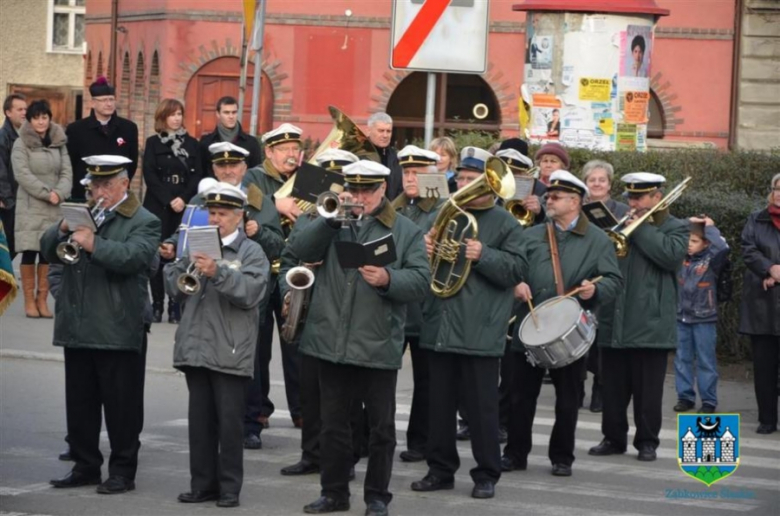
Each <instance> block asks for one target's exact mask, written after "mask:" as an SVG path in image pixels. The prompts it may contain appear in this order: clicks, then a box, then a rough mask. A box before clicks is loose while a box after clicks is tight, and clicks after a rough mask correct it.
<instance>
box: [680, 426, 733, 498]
mask: <svg viewBox="0 0 780 516" xmlns="http://www.w3.org/2000/svg"><path fill="white" fill-rule="evenodd" d="M739 434H740V431H739V414H678V415H677V463H678V464H679V465H680V469H682V471H683V473H685V474H687V475H690V476H692V477H693V478H695V479H697V480H700V481H702V482H704V483H705V484H707V486H711V485H712V484H714V483H715V482H717V481H719V480H723V479H724V478H726V477H728V476H731V474H732V473H734V472H735V471H736V470H737V468H738V467H739Z"/></svg>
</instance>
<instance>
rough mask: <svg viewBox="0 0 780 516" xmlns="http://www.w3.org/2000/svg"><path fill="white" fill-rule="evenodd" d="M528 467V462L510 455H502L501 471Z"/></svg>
mask: <svg viewBox="0 0 780 516" xmlns="http://www.w3.org/2000/svg"><path fill="white" fill-rule="evenodd" d="M526 469H528V463H527V462H520V461H517V460H515V459H513V458H512V457H510V456H508V455H504V456H503V457H501V471H507V472H509V471H525V470H526Z"/></svg>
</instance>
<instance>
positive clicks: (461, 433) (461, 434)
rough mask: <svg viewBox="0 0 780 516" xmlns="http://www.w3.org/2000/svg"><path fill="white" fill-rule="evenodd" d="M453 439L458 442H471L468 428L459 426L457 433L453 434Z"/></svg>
mask: <svg viewBox="0 0 780 516" xmlns="http://www.w3.org/2000/svg"><path fill="white" fill-rule="evenodd" d="M455 438H456V439H457V440H458V441H470V440H471V432H469V426H468V425H461V426H460V427H459V428H458V433H457V434H455Z"/></svg>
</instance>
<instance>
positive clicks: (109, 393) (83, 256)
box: [41, 156, 161, 494]
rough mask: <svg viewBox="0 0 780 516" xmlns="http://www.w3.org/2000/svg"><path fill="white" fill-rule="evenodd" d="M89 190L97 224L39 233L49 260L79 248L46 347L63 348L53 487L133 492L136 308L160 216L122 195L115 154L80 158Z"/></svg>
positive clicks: (121, 164)
mask: <svg viewBox="0 0 780 516" xmlns="http://www.w3.org/2000/svg"><path fill="white" fill-rule="evenodd" d="M84 161H86V162H87V165H88V168H87V170H88V172H89V176H88V177H90V179H91V182H92V186H91V188H92V193H93V195H94V197H95V198H96V199H102V204H101V206H102V207H104V208H105V211H104V215H103V216H100V217H97V218H98V222H101V221H102V222H101V223H99V224H98V228H97V231H96V232H93V231H92V228H87V227H77V228H69V227H68V224H67V222H66V221H64V220H63V221H62V222H61V223H58V224H56V225H54V226H52V227H50V228H49V229H48V230H46V232H45V233H44V235H43V237H41V252H42V253H43V255H44V257H45V258H46V260H47V261H48V262H49V263H52V264H60V265H63V262H62V261H61V260H60V258H59V256H58V255H57V246H58V245H59V244H60V243H64V242H66V241H67V240H68V238H69V236H70V237H71V239H72V242H75V243H76V244H78V245H79V246H80V247H81V250H80V259H79V260H78V262H76V263H74V264H70V265H66V266H65V267H64V270H63V274H62V286H61V288H60V293H59V296H58V297H57V302H56V307H55V318H54V345H55V346H62V347H64V348H65V404H66V412H67V421H68V438H69V442H70V449H71V456H72V458H73V461H74V462H75V465H74V466H73V470H72V471H71V472H70V473H68V475H66V476H65V477H63V478H60V479H56V480H52V481H51V484H52V485H53V486H54V487H59V488H68V487H79V486H84V485H94V484H100V485H99V486H98V488H97V491H98V493H101V494H115V493H124V492H127V491H131V490H133V489H135V474H136V470H137V468H138V449H139V448H140V446H141V443H140V442H139V440H138V436H139V434H140V432H141V427H142V425H143V412H142V410H141V407H142V406H143V392H144V368H145V367H146V363H145V357H146V354H145V350H146V331H145V326H144V316H143V312H144V306H145V304H146V301H147V298H148V294H147V290H146V285H147V283H148V276H147V270H148V269H149V266H150V264H151V263H152V260H153V259H154V257H155V256H154V255H155V252H156V250H157V244H158V242H159V241H160V230H161V224H160V220H159V219H158V218H157V217H155V216H154V215H152V214H151V213H149V212H148V211H147V210H146V209H144V208H143V207H142V206H141V204H140V202H139V201H138V199H137V198H136V196H135V194H133V193H132V192H129V191H128V185H129V183H130V180H129V179H128V174H127V170H126V166H127V163H129V162H130V160H128V159H127V158H125V157H123V156H90V157H88V158H84ZM101 410H102V411H103V413H104V415H105V419H106V429H107V431H108V437H109V441H110V442H111V458H110V460H109V463H108V475H109V478H108V480H106V481H105V482H103V483H102V484H101V483H100V482H101V477H100V466H101V464H102V463H103V456H102V455H101V453H100V446H99V444H100V426H101Z"/></svg>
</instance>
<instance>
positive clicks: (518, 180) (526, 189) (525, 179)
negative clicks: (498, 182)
mask: <svg viewBox="0 0 780 516" xmlns="http://www.w3.org/2000/svg"><path fill="white" fill-rule="evenodd" d="M535 184H536V179H534V178H533V177H531V176H515V195H514V197H512V199H516V200H522V199H527V198H528V197H530V196H531V195H533V193H534V185H535Z"/></svg>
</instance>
